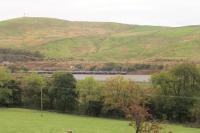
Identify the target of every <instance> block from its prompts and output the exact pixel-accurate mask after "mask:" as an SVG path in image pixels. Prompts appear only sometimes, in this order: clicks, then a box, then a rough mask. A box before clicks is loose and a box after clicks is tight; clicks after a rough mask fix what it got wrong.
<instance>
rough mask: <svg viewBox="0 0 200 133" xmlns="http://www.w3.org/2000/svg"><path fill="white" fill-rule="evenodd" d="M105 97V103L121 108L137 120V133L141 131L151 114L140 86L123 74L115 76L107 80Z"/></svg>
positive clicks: (130, 117)
mask: <svg viewBox="0 0 200 133" xmlns="http://www.w3.org/2000/svg"><path fill="white" fill-rule="evenodd" d="M104 97H105V104H107V105H109V106H110V107H111V108H116V107H117V108H120V109H121V110H122V111H123V112H124V113H125V115H126V117H127V118H129V119H130V120H131V121H132V122H133V121H135V127H136V133H141V131H142V127H143V124H144V123H145V121H146V120H147V119H148V118H149V117H150V115H149V113H148V110H147V109H146V108H145V107H144V96H143V92H142V90H141V89H140V88H139V86H137V85H136V84H135V83H134V82H132V81H130V80H126V79H124V78H123V77H122V76H117V77H113V78H110V79H108V80H107V81H106V85H105V89H104Z"/></svg>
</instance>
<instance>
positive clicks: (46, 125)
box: [0, 109, 200, 133]
mask: <svg viewBox="0 0 200 133" xmlns="http://www.w3.org/2000/svg"><path fill="white" fill-rule="evenodd" d="M0 118H1V119H0V123H1V128H0V132H1V133H13V132H14V133H66V130H67V129H72V130H73V131H74V132H75V133H133V132H134V128H133V127H130V126H128V121H122V120H113V119H103V118H93V117H83V116H75V115H66V114H58V113H50V112H44V117H43V118H41V116H40V112H39V111H34V110H27V109H0ZM164 127H165V131H166V132H169V131H173V132H174V133H199V132H200V129H197V128H187V127H183V126H181V125H164Z"/></svg>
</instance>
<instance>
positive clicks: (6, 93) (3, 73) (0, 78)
mask: <svg viewBox="0 0 200 133" xmlns="http://www.w3.org/2000/svg"><path fill="white" fill-rule="evenodd" d="M12 81H14V78H13V77H12V75H11V73H10V71H8V70H7V69H6V68H4V67H0V104H1V105H6V106H8V105H10V104H13V96H14V95H13V91H14V89H13V88H12V86H10V83H11V82H12Z"/></svg>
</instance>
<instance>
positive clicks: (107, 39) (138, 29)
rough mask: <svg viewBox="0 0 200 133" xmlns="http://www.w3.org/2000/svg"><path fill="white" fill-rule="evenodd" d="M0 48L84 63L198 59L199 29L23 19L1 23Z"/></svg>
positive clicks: (199, 52) (199, 47)
mask: <svg viewBox="0 0 200 133" xmlns="http://www.w3.org/2000/svg"><path fill="white" fill-rule="evenodd" d="M0 48H19V49H29V50H33V51H34V50H39V51H40V52H42V53H43V54H44V55H45V57H47V58H48V57H49V58H66V59H74V60H84V61H117V62H118V61H137V60H150V59H193V60H198V59H199V57H200V26H186V27H176V28H172V27H156V26H138V25H126V24H118V23H97V22H72V21H64V20H59V19H51V18H29V17H24V18H16V19H12V20H7V21H1V22H0Z"/></svg>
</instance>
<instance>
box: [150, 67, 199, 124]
mask: <svg viewBox="0 0 200 133" xmlns="http://www.w3.org/2000/svg"><path fill="white" fill-rule="evenodd" d="M152 83H153V85H154V87H155V88H157V89H158V92H157V94H156V95H157V96H156V97H155V98H154V99H153V103H154V107H153V108H154V111H153V112H156V115H157V116H159V117H163V116H164V117H166V118H167V119H169V120H176V121H180V122H183V121H186V120H190V119H191V115H190V114H191V113H190V110H191V108H192V107H193V105H194V103H195V102H196V100H195V98H193V97H195V96H199V95H200V71H199V69H198V68H197V67H196V66H195V65H193V64H180V65H177V66H176V67H174V68H172V69H171V70H168V71H165V72H161V73H158V74H155V75H153V76H152Z"/></svg>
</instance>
